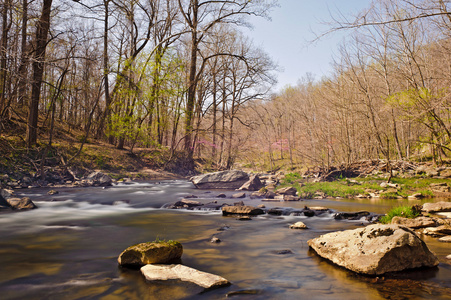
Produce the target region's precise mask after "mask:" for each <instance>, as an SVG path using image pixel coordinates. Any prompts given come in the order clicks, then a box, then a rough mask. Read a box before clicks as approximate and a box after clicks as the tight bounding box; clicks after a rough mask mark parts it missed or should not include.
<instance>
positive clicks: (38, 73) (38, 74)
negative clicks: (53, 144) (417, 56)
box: [26, 0, 52, 148]
mask: <svg viewBox="0 0 451 300" xmlns="http://www.w3.org/2000/svg"><path fill="white" fill-rule="evenodd" d="M51 8H52V0H44V2H43V3H42V12H41V17H40V18H39V20H38V22H37V24H36V50H35V52H34V55H33V77H32V81H31V99H30V103H29V108H28V124H27V136H26V141H27V145H28V147H29V148H31V147H32V146H34V145H35V144H36V142H37V138H38V130H37V129H38V116H39V97H40V94H41V85H42V76H43V74H44V60H45V50H46V47H47V34H48V32H49V28H50V11H51Z"/></svg>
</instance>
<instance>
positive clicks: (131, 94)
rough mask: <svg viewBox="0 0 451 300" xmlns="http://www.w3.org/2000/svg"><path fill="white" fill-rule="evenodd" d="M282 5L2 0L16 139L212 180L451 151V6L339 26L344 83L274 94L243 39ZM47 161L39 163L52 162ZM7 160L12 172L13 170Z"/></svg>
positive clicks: (382, 0)
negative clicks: (220, 175) (139, 154)
mask: <svg viewBox="0 0 451 300" xmlns="http://www.w3.org/2000/svg"><path fill="white" fill-rule="evenodd" d="M277 5H278V4H277V1H273V0H250V1H249V0H224V1H222V0H220V1H206V0H125V1H115V0H103V1H100V0H79V1H75V0H74V1H69V0H33V1H29V0H21V1H19V0H2V4H1V7H0V9H1V40H0V44H1V45H0V143H1V144H2V146H1V148H2V153H3V156H4V158H3V159H4V160H7V157H6V156H5V153H11V152H18V151H21V152H23V153H27V154H30V153H34V155H35V156H34V157H35V159H37V158H40V159H41V164H43V163H42V161H44V157H46V156H47V155H50V154H51V153H52V151H53V149H54V148H55V147H57V146H58V145H60V144H61V141H64V140H67V139H71V140H72V141H71V143H70V145H71V147H73V149H74V150H73V155H67V157H65V159H64V160H63V161H65V163H70V161H71V159H73V158H75V157H76V156H77V155H78V154H79V153H81V152H83V146H84V145H85V144H88V143H104V145H110V146H111V147H115V148H117V149H124V151H128V152H129V153H133V152H135V151H137V149H149V151H150V150H158V151H161V152H164V153H165V154H166V156H165V158H164V160H175V159H178V160H179V161H180V165H181V166H183V168H184V169H188V170H191V169H194V168H195V167H196V163H195V162H201V164H203V165H205V166H208V168H212V169H216V170H218V169H231V168H234V167H237V166H246V167H251V168H252V169H254V170H276V169H278V168H281V167H284V168H290V169H296V168H299V167H301V166H322V167H326V168H329V167H330V166H333V165H344V166H346V165H350V164H351V163H353V162H356V161H359V160H374V159H385V160H387V161H390V160H431V161H433V162H434V163H437V164H440V163H444V162H446V161H447V159H448V158H449V155H450V154H451V145H450V143H451V119H450V117H451V112H450V108H451V107H450V102H451V99H450V92H451V91H450V90H449V86H450V81H451V40H450V32H451V31H450V28H451V13H450V12H449V6H450V3H449V1H445V0H423V1H408V0H396V1H387V0H379V1H374V2H373V3H372V5H371V6H370V7H369V8H368V9H367V10H365V11H362V12H360V13H359V14H358V15H356V16H352V17H349V16H347V17H345V16H341V15H338V16H337V17H333V16H332V18H331V19H332V20H331V22H330V31H329V32H325V33H319V37H318V38H319V39H325V38H327V37H328V35H330V34H334V32H335V31H346V32H347V38H346V40H345V41H343V43H342V45H341V46H340V51H339V53H337V54H336V56H335V57H334V72H333V73H332V74H331V75H330V76H328V77H323V78H320V79H317V78H314V76H312V75H310V74H306V75H303V74H300V75H299V77H300V78H301V79H300V80H299V83H298V84H297V85H295V86H287V87H285V88H284V89H282V90H281V91H278V92H274V90H273V89H272V87H273V86H274V84H275V83H276V80H277V70H278V66H277V64H276V63H275V62H274V61H273V58H271V57H269V56H268V54H267V53H265V51H264V49H260V48H259V47H256V46H255V44H254V43H253V41H252V39H251V37H248V36H246V35H244V34H243V31H242V30H241V29H242V28H244V27H248V26H250V25H249V21H248V17H249V16H259V17H262V18H270V15H271V10H272V9H273V8H274V7H276V6H277ZM36 162H37V160H36ZM2 163H4V161H2Z"/></svg>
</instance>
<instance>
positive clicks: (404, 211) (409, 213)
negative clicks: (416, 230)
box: [379, 206, 419, 224]
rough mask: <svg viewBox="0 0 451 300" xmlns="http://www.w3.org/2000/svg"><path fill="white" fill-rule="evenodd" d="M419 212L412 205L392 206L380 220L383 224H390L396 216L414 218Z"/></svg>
mask: <svg viewBox="0 0 451 300" xmlns="http://www.w3.org/2000/svg"><path fill="white" fill-rule="evenodd" d="M418 215H419V214H418V212H415V211H414V210H413V209H412V207H411V206H398V207H394V208H392V209H391V210H390V211H389V212H388V213H387V214H386V215H385V216H383V217H382V218H380V219H379V222H381V223H383V224H390V223H391V220H392V219H393V218H394V217H403V218H409V219H413V218H416V217H417V216H418Z"/></svg>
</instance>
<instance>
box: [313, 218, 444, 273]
mask: <svg viewBox="0 0 451 300" xmlns="http://www.w3.org/2000/svg"><path fill="white" fill-rule="evenodd" d="M308 245H309V246H310V247H311V248H312V249H313V250H315V251H316V253H318V255H319V256H321V257H323V258H326V259H328V260H330V261H332V262H333V263H335V264H337V265H339V266H342V267H344V268H347V269H349V270H351V271H354V272H357V273H361V274H367V275H381V274H384V273H388V272H397V271H403V270H407V269H414V268H420V267H435V266H437V265H438V263H439V261H438V259H437V257H436V256H435V255H434V254H433V253H432V252H431V251H430V250H429V249H428V247H427V246H426V244H425V243H424V242H423V241H422V240H421V239H420V238H419V237H418V236H417V235H416V234H415V232H413V231H412V230H410V229H408V228H406V227H403V226H398V225H379V224H376V225H369V226H367V227H364V228H358V229H354V230H346V231H340V232H332V233H329V234H325V235H322V236H320V237H318V238H315V239H312V240H309V241H308Z"/></svg>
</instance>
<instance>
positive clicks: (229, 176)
mask: <svg viewBox="0 0 451 300" xmlns="http://www.w3.org/2000/svg"><path fill="white" fill-rule="evenodd" d="M248 180H249V175H248V174H247V173H246V172H243V171H239V170H231V171H221V172H215V173H208V174H202V175H199V176H194V177H191V178H190V181H191V182H192V183H193V184H194V186H195V187H196V188H199V189H238V188H240V187H241V186H242V185H243V184H244V183H245V182H246V181H248Z"/></svg>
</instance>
